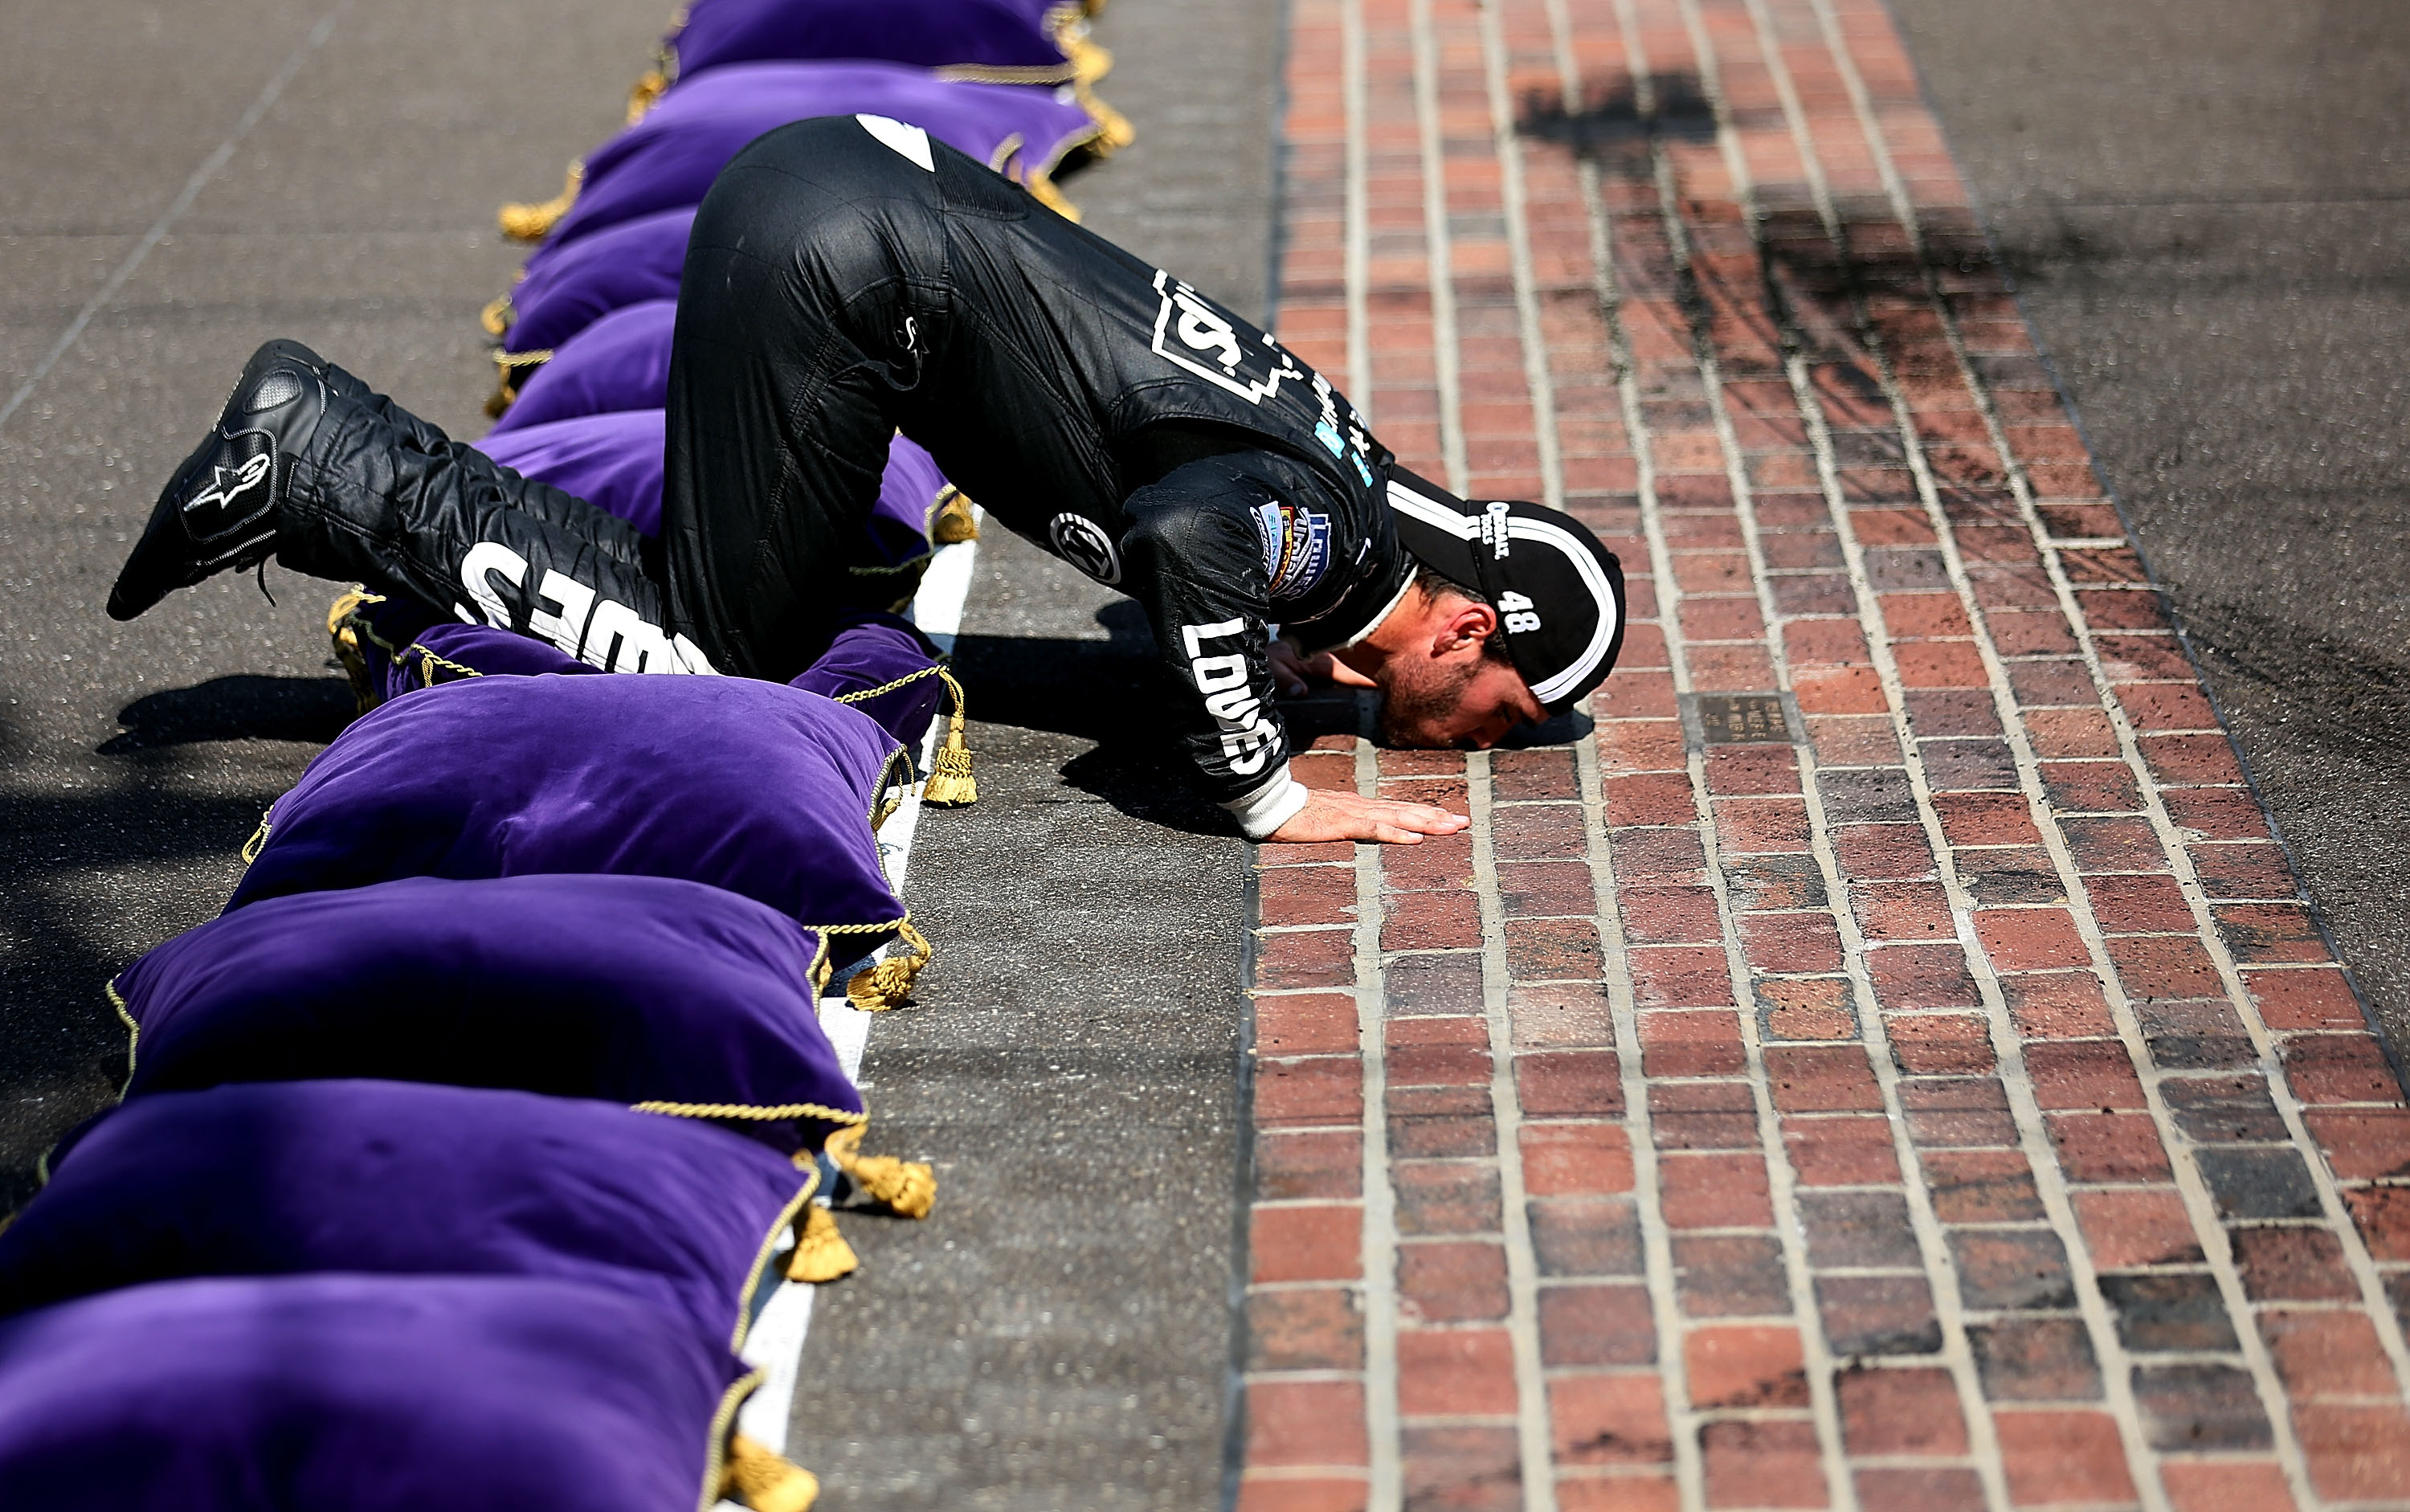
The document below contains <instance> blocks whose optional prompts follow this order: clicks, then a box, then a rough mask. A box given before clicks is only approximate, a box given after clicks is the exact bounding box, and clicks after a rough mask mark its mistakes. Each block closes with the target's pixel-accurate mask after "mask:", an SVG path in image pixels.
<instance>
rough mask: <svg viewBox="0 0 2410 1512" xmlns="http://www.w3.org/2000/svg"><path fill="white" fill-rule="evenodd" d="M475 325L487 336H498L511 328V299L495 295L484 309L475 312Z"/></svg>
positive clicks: (502, 295)
mask: <svg viewBox="0 0 2410 1512" xmlns="http://www.w3.org/2000/svg"><path fill="white" fill-rule="evenodd" d="M477 324H478V325H480V326H482V327H485V330H486V335H488V336H500V335H501V334H502V333H503V332H504V331H507V330H509V329H510V328H511V297H510V296H509V295H507V294H497V295H495V296H494V298H493V299H492V301H491V302H490V303H488V304H487V305H486V308H484V309H483V310H480V311H478V312H477Z"/></svg>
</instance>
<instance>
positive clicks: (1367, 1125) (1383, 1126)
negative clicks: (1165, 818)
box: [1355, 738, 1405, 1512]
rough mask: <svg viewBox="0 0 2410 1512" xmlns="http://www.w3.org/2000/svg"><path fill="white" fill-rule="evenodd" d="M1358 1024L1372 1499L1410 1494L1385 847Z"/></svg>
mask: <svg viewBox="0 0 2410 1512" xmlns="http://www.w3.org/2000/svg"><path fill="white" fill-rule="evenodd" d="M1380 778H1381V774H1380V760H1379V757H1378V756H1377V755H1376V754H1375V753H1374V751H1373V749H1372V743H1371V742H1369V741H1366V740H1363V739H1361V738H1358V739H1357V743H1356V791H1357V792H1360V793H1363V794H1365V795H1366V796H1368V797H1370V796H1375V795H1377V794H1378V793H1379V792H1380ZM1355 869H1356V903H1357V920H1356V963H1355V965H1356V1032H1357V1047H1358V1051H1357V1053H1358V1054H1360V1055H1361V1056H1362V1057H1363V1089H1364V1090H1363V1097H1364V1126H1363V1127H1364V1216H1363V1224H1364V1232H1363V1240H1362V1243H1363V1271H1364V1275H1363V1287H1364V1438H1365V1444H1366V1456H1365V1505H1366V1507H1367V1508H1368V1509H1369V1512H1393V1509H1395V1508H1398V1507H1401V1506H1402V1505H1404V1502H1405V1468H1404V1464H1403V1454H1404V1434H1403V1431H1402V1429H1401V1426H1400V1423H1399V1407H1398V1285H1397V1263H1398V1238H1399V1235H1398V1209H1397V1193H1396V1191H1395V1190H1394V1189H1393V1188H1392V1187H1391V1186H1390V1185H1389V1125H1388V1087H1389V1079H1388V1059H1387V1050H1386V1039H1385V1036H1386V1033H1387V1023H1386V1020H1387V1018H1388V998H1387V981H1386V978H1385V977H1384V976H1383V975H1382V971H1381V848H1380V847H1379V846H1376V845H1359V846H1357V848H1356V867H1355Z"/></svg>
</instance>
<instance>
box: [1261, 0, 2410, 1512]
mask: <svg viewBox="0 0 2410 1512" xmlns="http://www.w3.org/2000/svg"><path fill="white" fill-rule="evenodd" d="M1291 42H1292V47H1291V53H1290V59H1289V77H1288V81H1287V82H1288V95H1289V108H1288V115H1287V119H1286V143H1287V153H1288V156H1287V177H1286V180H1285V188H1286V194H1287V203H1286V207H1285V225H1286V229H1287V240H1286V241H1285V245H1284V252H1283V264H1282V269H1281V279H1280V284H1281V289H1280V312H1281V316H1280V318H1281V324H1282V328H1283V332H1284V337H1285V340H1286V341H1287V342H1289V343H1290V344H1291V345H1293V346H1294V347H1295V348H1296V349H1297V350H1298V351H1299V354H1300V355H1302V356H1305V357H1306V358H1307V359H1308V360H1309V361H1312V362H1313V363H1314V364H1315V365H1316V366H1318V367H1319V368H1320V369H1321V370H1322V371H1325V372H1326V373H1328V374H1329V375H1330V377H1331V378H1332V380H1333V381H1334V382H1337V383H1339V384H1341V385H1343V386H1344V387H1346V389H1347V390H1348V392H1349V393H1350V395H1351V396H1352V397H1353V398H1355V399H1357V400H1358V401H1359V403H1360V404H1361V405H1362V407H1363V408H1364V409H1365V411H1366V413H1367V414H1369V415H1370V417H1371V419H1372V423H1373V425H1374V427H1375V428H1376V429H1377V430H1378V432H1379V433H1380V435H1381V436H1382V438H1383V439H1384V440H1385V441H1386V443H1389V444H1390V445H1391V446H1392V447H1394V448H1395V449H1396V450H1397V451H1398V452H1399V454H1400V456H1401V458H1402V459H1403V460H1404V461H1405V462H1406V463H1407V464H1408V465H1409V466H1412V467H1414V468H1416V469H1417V470H1419V471H1422V472H1427V473H1429V474H1430V475H1432V476H1434V477H1439V478H1444V479H1445V480H1447V481H1448V482H1450V484H1451V485H1452V486H1454V487H1457V488H1459V490H1460V491H1463V492H1465V493H1467V494H1469V495H1472V496H1475V497H1483V496H1500V497H1521V498H1534V499H1545V500H1546V501H1547V502H1551V503H1556V504H1559V505H1561V506H1562V507H1564V508H1566V509H1569V510H1571V511H1573V512H1574V513H1575V514H1576V515H1578V516H1580V517H1581V518H1582V519H1584V520H1585V521H1586V522H1587V523H1589V524H1590V526H1591V528H1592V529H1594V530H1595V531H1598V532H1599V534H1600V535H1601V536H1602V537H1604V539H1606V541H1607V542H1608V544H1609V545H1612V546H1613V547H1614V548H1615V549H1616V550H1617V552H1618V553H1619V555H1620V556H1621V558H1622V560H1623V564H1624V569H1625V572H1626V574H1628V580H1629V586H1630V589H1631V609H1632V616H1633V622H1632V623H1631V625H1630V627H1629V631H1628V634H1627V639H1626V643H1625V649H1624V653H1623V656H1622V659H1621V662H1620V665H1619V670H1618V671H1617V672H1616V674H1615V676H1613V677H1612V678H1610V679H1609V681H1608V682H1607V683H1606V684H1605V686H1604V687H1603V688H1602V689H1601V690H1600V691H1598V692H1597V693H1596V694H1595V695H1593V697H1592V698H1591V700H1590V713H1591V715H1592V716H1593V717H1594V719H1595V721H1596V722H1595V726H1594V728H1593V729H1592V730H1591V731H1590V733H1589V734H1586V735H1585V736H1584V737H1583V738H1582V739H1581V740H1580V741H1579V742H1578V743H1577V744H1575V745H1574V746H1572V747H1570V748H1555V749H1533V750H1524V751H1512V752H1503V751H1502V752H1495V753H1489V754H1486V755H1484V754H1474V755H1470V756H1466V755H1460V754H1456V753H1409V752H1390V751H1379V752H1376V751H1374V750H1372V749H1369V748H1364V749H1357V747H1356V745H1355V744H1354V743H1353V742H1352V741H1348V740H1343V739H1342V740H1333V739H1328V738H1326V739H1325V740H1324V741H1322V742H1320V743H1319V745H1320V748H1321V749H1317V751H1316V752H1315V753H1314V755H1312V756H1311V757H1310V758H1308V759H1306V760H1305V761H1304V762H1302V763H1301V764H1300V771H1301V772H1302V773H1303V774H1304V775H1305V776H1306V778H1307V780H1309V781H1311V782H1313V783H1314V784H1315V785H1317V786H1327V787H1354V788H1356V789H1357V790H1358V791H1362V792H1381V793H1384V794H1387V795H1392V796H1411V797H1423V798H1428V799H1430V801H1434V802H1445V803H1447V804H1449V805H1451V806H1455V807H1465V806H1469V807H1470V811H1471V813H1472V814H1473V816H1474V829H1473V831H1472V832H1471V833H1470V834H1469V835H1468V836H1462V837H1459V838H1455V839H1451V840H1447V841H1442V842H1434V843H1432V844H1430V845H1427V846H1423V847H1419V848H1415V849H1390V850H1373V849H1372V848H1364V849H1362V850H1357V849H1356V848H1351V847H1346V846H1267V847H1265V848H1263V850H1262V852H1261V856H1260V860H1261V864H1262V867H1263V871H1262V887H1261V894H1260V895H1261V898H1262V909H1261V915H1260V925H1259V928H1260V933H1259V938H1258V951H1257V955H1256V960H1257V979H1256V1025H1257V1029H1256V1054H1258V1056H1259V1057H1260V1061H1259V1068H1260V1074H1259V1076H1258V1079H1257V1083H1256V1110H1255V1122H1256V1164H1255V1171H1256V1194H1255V1195H1256V1206H1255V1211H1254V1214H1253V1222H1252V1225H1251V1234H1252V1242H1253V1274H1254V1284H1253V1285H1252V1286H1251V1287H1250V1290H1249V1306H1248V1310H1247V1320H1248V1328H1249V1330H1250V1338H1249V1345H1248V1350H1247V1359H1248V1362H1249V1369H1248V1374H1247V1377H1246V1409H1245V1410H1246V1417H1247V1424H1248V1427H1247V1432H1246V1436H1245V1444H1246V1458H1245V1460H1244V1462H1243V1465H1242V1467H1241V1491H1240V1505H1241V1507H1245V1508H1261V1509H1275V1508H1280V1509H1285V1508H1300V1509H1301V1508H1325V1507H1329V1508H1339V1507H1346V1508H1358V1507H1397V1506H1406V1505H1413V1506H1417V1507H1420V1506H1429V1507H1434V1508H1436V1507H1466V1508H1473V1507H1491V1506H1499V1507H1506V1506H1515V1507H1525V1508H1544V1507H1550V1506H1553V1507H1557V1508H1562V1509H1567V1512H1578V1509H1586V1508H1605V1507H1615V1508H1619V1509H1620V1508H1634V1509H1646V1508H1658V1507H1666V1508H1670V1507H1675V1506H1688V1507H1707V1506H1712V1507H1726V1506H1731V1507H1773V1506H1814V1507H1822V1506H1839V1505H1850V1506H1855V1507H1859V1508H1864V1509H1867V1512H1888V1509H1894V1508H1897V1509H1901V1512H1907V1509H1910V1508H1958V1507H2009V1506H2018V1507H2023V1506H2069V1507H2084V1508H2107V1507H2124V1506H2143V1507H2150V1508H2154V1509H2170V1512H2195V1509H2199V1512H2210V1509H2232V1512H2259V1509H2271V1512H2273V1509H2280V1508H2290V1507H2296V1506H2298V1507H2302V1508H2311V1507H2321V1506H2331V1505H2351V1506H2361V1505H2410V1414H2405V1412H2404V1410H2403V1371H2404V1369H2405V1367H2410V1355H2405V1351H2404V1346H2403V1325H2402V1321H2401V1318H2400V1317H2399V1316H2397V1311H2396V1310H2397V1308H2399V1307H2410V1112H2405V1110H2404V1108H2403V1098H2402V1094H2401V1090H2400V1088H2399V1086H2398V1084H2397V1083H2395V1081H2394V1080H2393V1076H2392V1073H2391V1070H2390V1069H2389V1067H2388V1064H2387V1062H2386V1060H2385V1058H2384V1055H2383V1054H2382V1050H2381V1047H2380V1046H2379V1045H2378V1044H2377V1042H2376V1041H2375V1040H2374V1039H2373V1038H2372V1037H2371V1036H2370V1034H2369V1032H2368V1029H2367V1027H2366V1025H2365V1023H2364V1021H2363V1019H2362V1018H2361V1015H2360V1013H2359V1006H2358V1004H2357V1003H2356V1002H2355V1001H2354V999H2353V997H2352V996H2351V993H2350V991H2349V988H2348V986H2347V984H2346V983H2345V979H2344V977H2343V975H2342V973H2341V972H2340V971H2339V970H2337V969H2336V968H2335V967H2334V965H2333V963H2332V961H2331V960H2330V958H2329V957H2328V955H2327V953H2326V951H2325V947H2324V945H2323V943H2322V940H2321V938H2320V936H2319V934H2318V933H2317V931H2316V928H2315V926H2314V924H2313V922H2312V921H2311V919H2310V917H2309V915H2308V914H2307V912H2306V910H2305V909H2304V908H2303V906H2302V904H2301V895H2300V891H2299V889H2298V887H2297V886H2296V884H2295V882H2294V880H2293V879H2292V877H2291V875H2290V874H2289V872H2288V871H2287V867H2286V865H2285V862H2284V858H2283V853H2282V851H2281V850H2280V849H2279V848H2278V847H2277V846H2276V845H2275V843H2274V841H2273V836H2272V834H2271V832H2270V830H2269V828H2268V825H2267V821H2266V819H2265V816H2264V815H2263V814H2262V813H2261V812H2260V810H2259V808H2258V805H2257V803H2256V802H2255V801H2254V799H2253V798H2252V796H2251V794H2250V792H2249V791H2248V790H2247V789H2246V788H2245V787H2244V786H2243V773H2242V768H2241V766H2240V764H2239V763H2238V762H2237V761H2236V759H2235V757H2234V754H2233V751H2232V749H2231V748H2230V746H2229V743H2228V741H2227V738H2226V736H2225V735H2224V734H2223V733H2222V732H2220V731H2219V729H2218V727H2217V723H2216V720H2215V716H2214V710H2213V709H2212V707H2211V705H2209V703H2208V701H2207V700H2206V698H2205V697H2204V696H2203V694H2202V693H2201V691H2200V689H2199V685H2198V683H2197V681H2196V680H2195V678H2194V676H2193V674H2192V671H2191V667H2190V664H2189V662H2188V661H2187V660H2186V657H2185V653H2184V650H2183V647H2181V645H2180V644H2179V643H2178V642H2177V641H2176V639H2175V638H2174V635H2173V632H2172V630H2171V628H2170V623H2169V621H2168V619H2167V617H2166V614H2165V612H2164V610H2163V608H2162V606H2161V604H2160V602H2159V600H2158V599H2157V597H2156V594H2155V593H2154V592H2153V591H2151V590H2150V589H2149V588H2148V587H2147V585H2146V584H2145V583H2144V580H2143V578H2142V574H2141V571H2140V568H2139V564H2138V559H2137V558H2136V556H2135V554H2134V553H2133V552H2132V550H2131V549H2130V548H2129V547H2128V546H2127V545H2126V543H2125V542H2124V541H2123V539H2122V531H2121V527H2120V525H2119V522H2118V519H2117V516H2116V513H2115V511H2114V510H2113V509H2112V508H2111V507H2110V505H2109V502H2108V501H2107V499H2106V498H2105V496H2104V495H2103V494H2102V493H2101V491H2100V489H2099V487H2098V483H2097V481H2096V479H2095V477H2094V475H2093V472H2092V470H2091V467H2090V463H2089V459H2088V458H2086V456H2085V455H2084V451H2083V443H2082V441H2081V438H2080V435H2079V433H2078V432H2077V431H2076V429H2074V427H2073V424H2072V422H2071V420H2070V418H2069V416H2068V414H2066V413H2065V411H2064V409H2063V408H2062V406H2061V403H2060V401H2059V399H2058V397H2057V395H2056V393H2055V392H2054V389H2053V387H2052V385H2051V382H2050V379H2049V376H2048V373H2047V371H2046V370H2045V369H2044V368H2043V366H2042V364H2041V363H2040V360H2039V358H2038V357H2037V356H2035V349H2034V345H2033V342H2032V339H2031V337H2030V335H2029V334H2028V332H2027V331H2026V329H2025V326H2024V324H2023V322H2022V320H2021V318H2020V317H2019V315H2018V313H2017V311H2016V308H2015V305H2014V304H2013V302H2012V301H2011V298H2010V297H2009V295H2008V291H2007V289H2006V287H2005V284H2003V282H2002V280H2001V278H2000V275H1999V273H1998V271H1997V269H1996V268H1995V266H1994V265H1993V263H1992V261H1991V260H1990V257H1989V255H1988V254H1987V252H1986V250H1985V247H1984V243H1983V241H1982V235H1981V232H1980V230H1979V228H1978V226H1977V224H1976V222H1975V219H1974V216H1973V214H1972V212H1971V211H1970V210H1969V208H1968V205H1967V196H1966V189H1965V186H1964V184H1963V183H1962V182H1961V180H1960V178H1959V176H1958V173H1957V171H1956V169H1955V167H1953V164H1952V162H1951V160H1950V157H1949V155H1948V153H1947V150H1946V148H1945V146H1944V144H1943V142H1942V140H1941V138H1940V135H1939V132H1938V128H1937V127H1936V125H1935V123H1934V121H1933V118H1932V116H1931V114H1930V112H1929V111H1928V110H1927V109H1926V108H1925V107H1924V104H1923V102H1922V100H1921V98H1920V96H1919V95H1918V93H1917V89H1916V85H1915V81H1914V78H1913V75H1912V72H1911V70H1910V67H1909V61H1908V59H1907V57H1906V55H1905V53H1904V52H1903V51H1902V49H1901V47H1900V44H1899V40H1898V38H1897V36H1896V35H1895V32H1894V30H1893V28H1892V26H1891V23H1890V22H1889V20H1888V18H1887V16H1886V15H1885V14H1884V13H1883V11H1882V10H1881V9H1880V7H1879V6H1877V5H1875V4H1873V3H1872V0H1619V3H1617V4H1608V3H1605V0H1489V3H1488V4H1487V5H1476V4H1475V3H1474V0H1297V4H1296V6H1295V7H1294V12H1293V23H1292V36H1291ZM1716 693H1766V694H1775V693H1778V694H1783V695H1787V697H1788V700H1789V703H1790V705H1791V708H1792V710H1793V713H1792V720H1793V725H1794V728H1793V732H1792V733H1793V741H1792V742H1791V743H1790V744H1744V745H1704V744H1701V743H1700V738H1699V737H1700V735H1701V734H1702V726H1701V725H1700V724H1699V722H1698V720H1697V718H1696V715H1695V710H1694V707H1693V705H1694V702H1695V700H1696V698H1697V697H1698V696H1699V695H1701V694H1716Z"/></svg>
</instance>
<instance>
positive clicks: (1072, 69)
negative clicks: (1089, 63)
mask: <svg viewBox="0 0 2410 1512" xmlns="http://www.w3.org/2000/svg"><path fill="white" fill-rule="evenodd" d="M1055 46H1057V47H1060V46H1062V43H1061V42H1060V41H1057V42H1056V43H1055ZM929 72H930V73H932V74H934V75H936V77H937V78H939V79H958V80H963V81H964V82H965V83H972V84H1067V83H1070V82H1072V81H1073V80H1076V79H1078V78H1079V77H1080V65H1079V61H1078V60H1077V59H1069V60H1067V61H1065V62H1062V63H943V64H939V65H937V66H936V67H935V68H932V69H930V70H929Z"/></svg>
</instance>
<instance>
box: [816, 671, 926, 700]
mask: <svg viewBox="0 0 2410 1512" xmlns="http://www.w3.org/2000/svg"><path fill="white" fill-rule="evenodd" d="M944 675H945V674H944V672H943V670H942V669H940V668H939V667H938V666H937V664H936V662H934V661H933V662H931V663H929V664H928V665H927V666H925V667H922V669H921V670H920V671H918V672H907V673H906V674H905V675H904V676H901V677H898V678H896V679H895V680H894V681H893V682H882V683H880V684H879V685H878V687H876V688H864V689H862V690H861V691H857V692H850V693H839V694H837V695H836V696H835V698H832V699H830V700H829V702H830V703H832V704H860V703H863V702H864V701H866V700H869V699H873V698H877V697H878V696H879V695H881V694H882V693H892V692H893V691H895V690H896V689H898V688H909V687H911V686H912V685H913V684H914V683H916V682H919V681H921V680H922V678H924V677H938V676H944Z"/></svg>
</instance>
